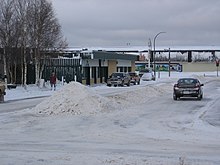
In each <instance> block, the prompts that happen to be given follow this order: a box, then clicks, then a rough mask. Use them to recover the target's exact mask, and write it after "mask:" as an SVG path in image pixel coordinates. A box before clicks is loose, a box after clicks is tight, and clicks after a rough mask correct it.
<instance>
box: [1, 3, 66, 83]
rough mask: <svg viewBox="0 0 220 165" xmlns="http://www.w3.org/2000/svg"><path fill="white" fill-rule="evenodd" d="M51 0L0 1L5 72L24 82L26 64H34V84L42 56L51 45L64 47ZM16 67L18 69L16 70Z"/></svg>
mask: <svg viewBox="0 0 220 165" xmlns="http://www.w3.org/2000/svg"><path fill="white" fill-rule="evenodd" d="M66 46H67V44H66V41H65V40H64V38H63V36H62V34H61V26H60V24H59V22H58V20H57V19H56V17H55V13H54V10H53V7H52V3H51V2H48V1H47V0H0V49H1V50H2V51H1V52H0V53H1V54H0V56H1V59H3V60H2V61H3V66H4V74H5V75H7V77H8V81H10V82H11V83H15V82H16V81H17V79H18V76H17V72H18V71H17V70H19V71H20V72H21V73H22V74H21V75H22V76H21V77H20V82H21V83H22V84H23V85H25V86H26V84H27V66H28V64H29V63H30V62H32V63H33V64H34V66H35V83H36V84H39V80H40V79H41V76H42V72H43V67H44V66H43V64H42V62H40V61H41V59H44V58H45V53H44V52H46V51H48V50H51V49H53V48H61V47H66ZM18 68H19V69H18Z"/></svg>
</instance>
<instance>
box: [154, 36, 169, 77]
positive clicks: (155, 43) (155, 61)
mask: <svg viewBox="0 0 220 165" xmlns="http://www.w3.org/2000/svg"><path fill="white" fill-rule="evenodd" d="M162 33H166V32H159V33H157V34H156V35H155V37H154V78H155V80H156V60H155V56H156V52H155V45H156V38H157V37H158V36H159V35H160V34H162Z"/></svg>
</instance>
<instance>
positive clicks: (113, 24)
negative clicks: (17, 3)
mask: <svg viewBox="0 0 220 165" xmlns="http://www.w3.org/2000/svg"><path fill="white" fill-rule="evenodd" d="M52 3H53V7H54V10H55V13H56V17H57V18H58V19H59V22H60V24H61V26H62V31H63V35H64V36H65V37H66V38H67V41H68V43H69V46H74V47H75V46H126V45H128V44H130V45H131V46H137V45H138V46H143V45H146V46H147V45H148V41H149V38H150V39H151V40H152V42H153V39H154V37H155V35H156V34H158V33H159V32H161V31H164V32H166V33H164V34H160V35H159V36H158V37H157V39H156V44H157V45H159V46H168V47H169V46H203V45H205V46H211V45H215V46H220V16H219V15H220V0H52Z"/></svg>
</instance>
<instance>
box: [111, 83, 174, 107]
mask: <svg viewBox="0 0 220 165" xmlns="http://www.w3.org/2000/svg"><path fill="white" fill-rule="evenodd" d="M172 90H173V83H170V82H168V83H160V84H152V85H147V86H143V87H142V88H139V89H135V90H131V91H127V92H123V93H120V94H116V95H114V96H110V97H109V98H111V99H112V100H114V101H115V102H117V103H119V104H120V105H121V106H123V108H125V107H131V106H135V105H138V104H144V103H150V101H151V98H154V97H160V96H163V95H167V94H170V98H172Z"/></svg>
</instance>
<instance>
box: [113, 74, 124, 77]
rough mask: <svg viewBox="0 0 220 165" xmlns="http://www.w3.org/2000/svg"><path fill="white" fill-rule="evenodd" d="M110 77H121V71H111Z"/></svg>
mask: <svg viewBox="0 0 220 165" xmlns="http://www.w3.org/2000/svg"><path fill="white" fill-rule="evenodd" d="M111 77H123V73H112V76H111Z"/></svg>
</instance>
